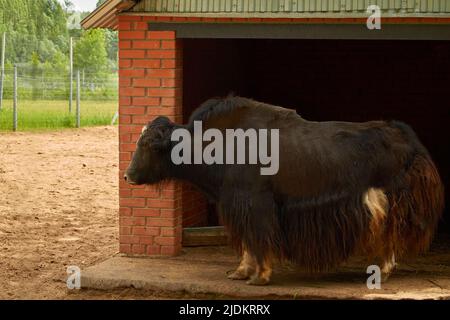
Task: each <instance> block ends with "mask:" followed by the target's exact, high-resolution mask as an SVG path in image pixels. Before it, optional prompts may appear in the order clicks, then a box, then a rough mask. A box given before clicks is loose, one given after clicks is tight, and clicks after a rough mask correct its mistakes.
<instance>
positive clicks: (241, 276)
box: [228, 270, 249, 280]
mask: <svg viewBox="0 0 450 320" xmlns="http://www.w3.org/2000/svg"><path fill="white" fill-rule="evenodd" d="M248 278H249V275H248V274H246V273H245V272H242V271H237V270H236V271H234V272H232V273H230V274H229V275H228V279H231V280H246V279H248Z"/></svg>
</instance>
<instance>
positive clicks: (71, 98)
mask: <svg viewBox="0 0 450 320" xmlns="http://www.w3.org/2000/svg"><path fill="white" fill-rule="evenodd" d="M69 60H70V66H69V68H70V80H69V86H70V89H69V112H72V100H73V38H72V37H70V44H69Z"/></svg>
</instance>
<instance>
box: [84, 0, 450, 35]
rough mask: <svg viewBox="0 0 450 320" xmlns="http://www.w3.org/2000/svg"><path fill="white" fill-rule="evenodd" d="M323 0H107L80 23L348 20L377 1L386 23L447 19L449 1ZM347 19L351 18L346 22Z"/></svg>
mask: <svg viewBox="0 0 450 320" xmlns="http://www.w3.org/2000/svg"><path fill="white" fill-rule="evenodd" d="M325 2H326V3H327V4H323V3H324V1H317V2H310V1H306V0H283V1H280V0H267V1H264V2H262V1H256V0H221V1H217V0H190V1H186V0H182V1H174V0H107V1H106V2H105V3H104V4H103V5H101V6H100V7H98V8H97V9H96V10H95V11H93V12H92V13H91V14H90V15H89V16H87V17H86V18H85V19H84V20H83V21H82V22H81V25H82V27H83V28H85V29H89V28H110V29H117V27H118V19H117V16H118V15H119V14H121V13H126V14H127V15H146V16H155V17H164V16H166V17H201V18H244V19H248V18H263V19H264V18H271V19H273V18H279V19H293V21H299V22H304V21H309V20H312V21H321V20H324V21H323V22H324V23H326V21H328V20H330V21H331V20H333V21H340V22H341V23H349V21H352V19H356V20H358V19H359V20H360V19H362V18H365V19H367V17H368V16H369V13H368V12H367V8H366V6H364V3H368V4H371V3H380V7H379V8H380V13H381V17H382V19H384V18H388V19H387V20H386V21H389V23H391V22H392V23H406V24H428V23H431V24H433V23H445V24H449V23H450V2H449V1H446V2H444V1H439V0H427V1H425V0H420V1H410V0H408V1H400V0H396V1H383V2H381V1H365V2H364V1H349V0H346V1H325ZM350 23H351V22H350Z"/></svg>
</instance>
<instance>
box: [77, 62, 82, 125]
mask: <svg viewBox="0 0 450 320" xmlns="http://www.w3.org/2000/svg"><path fill="white" fill-rule="evenodd" d="M80 89H81V86H80V70H78V71H77V128H79V127H80V126H81V123H80V122H81V121H80V120H81V119H80V98H81V92H80Z"/></svg>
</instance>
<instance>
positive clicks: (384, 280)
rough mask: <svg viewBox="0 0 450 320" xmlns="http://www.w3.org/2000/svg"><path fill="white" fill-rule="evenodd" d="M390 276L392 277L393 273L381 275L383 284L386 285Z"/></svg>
mask: <svg viewBox="0 0 450 320" xmlns="http://www.w3.org/2000/svg"><path fill="white" fill-rule="evenodd" d="M390 276H391V273H385V272H382V273H381V283H386V282H387V281H388V279H389V277H390Z"/></svg>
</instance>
